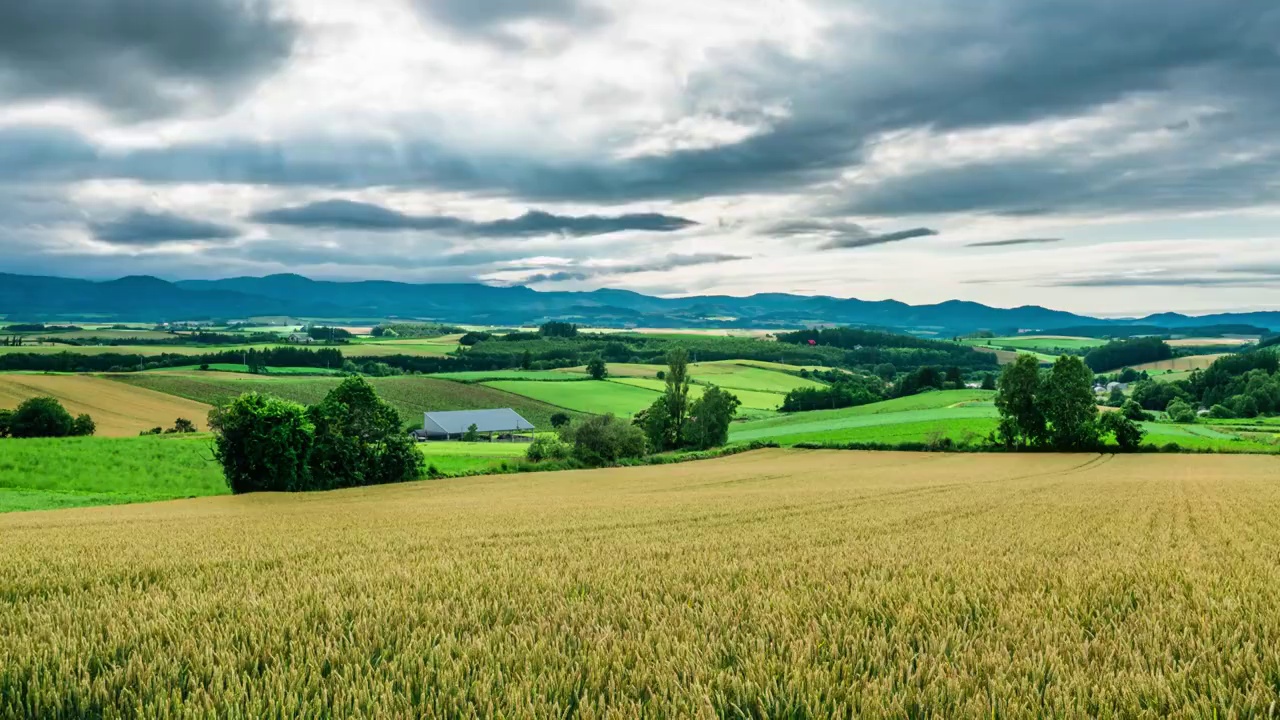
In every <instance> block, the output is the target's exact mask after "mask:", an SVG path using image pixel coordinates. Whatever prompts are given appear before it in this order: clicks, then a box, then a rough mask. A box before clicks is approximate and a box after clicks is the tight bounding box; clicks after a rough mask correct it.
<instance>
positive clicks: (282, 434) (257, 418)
mask: <svg viewBox="0 0 1280 720" xmlns="http://www.w3.org/2000/svg"><path fill="white" fill-rule="evenodd" d="M209 427H210V428H211V429H212V430H213V433H214V442H213V456H214V457H215V458H216V459H217V460H218V462H220V463H222V472H223V475H225V476H226V479H227V485H228V486H229V487H230V488H231V492H233V493H237V494H239V493H247V492H258V491H264V490H274V491H301V490H310V489H311V488H312V483H311V450H312V446H313V444H314V441H315V434H314V431H315V428H314V426H313V425H312V424H311V421H310V420H308V419H307V409H306V408H305V407H303V406H302V405H299V404H297V403H292V402H289V401H287V400H281V399H279V398H276V397H273V396H271V395H266V394H263V393H256V392H249V393H245V394H243V395H241V396H240V397H238V398H236V399H235V400H233V401H231V404H229V405H227V406H226V407H224V408H218V409H216V410H214V411H213V412H212V413H210V414H209Z"/></svg>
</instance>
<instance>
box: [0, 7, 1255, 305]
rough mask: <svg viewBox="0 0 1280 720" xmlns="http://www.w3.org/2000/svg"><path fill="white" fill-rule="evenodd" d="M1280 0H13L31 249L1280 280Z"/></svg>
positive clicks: (534, 270)
mask: <svg viewBox="0 0 1280 720" xmlns="http://www.w3.org/2000/svg"><path fill="white" fill-rule="evenodd" d="M1277 87H1280V5H1278V4H1276V3H1275V2H1274V1H1273V0H1221V1H1219V2H1200V1H1197V0H1127V1H1126V2H1123V3H1116V2H1112V1H1111V0H1044V1H1043V2H1036V3H1029V2H1025V1H1024V0H975V2H972V3H957V2H954V1H948V0H918V2H915V3H912V4H911V10H910V12H907V11H904V9H903V5H902V4H901V3H893V2H889V1H888V0H769V1H768V2H761V3H739V2H732V0H702V1H701V2H697V3H689V2H677V1H676V0H636V1H634V2H619V1H608V2H606V1H604V0H532V1H529V2H523V1H521V0H363V1H362V2H354V1H346V2H337V1H335V2H324V3H317V2H308V1H307V0H171V1H169V2H158V1H157V0H39V1H37V0H16V1H14V2H7V3H0V271H6V272H17V273H33V274H49V275H60V276H67V277H89V278H99V279H100V278H111V277H118V276H122V275H138V274H149V275H156V276H159V277H163V278H167V279H186V278H220V277H229V276H235V275H266V274H271V273H282V272H289V273H297V274H301V275H305V276H308V277H312V278H317V279H335V280H352V279H389V280H400V281H407V282H439V281H450V282H456V281H476V282H486V283H494V284H527V285H529V286H531V287H534V288H536V289H539V290H590V289H594V288H599V287H612V288H623V289H630V290H635V291H639V292H643V293H648V294H660V295H671V294H679V295H688V294H721V293H722V294H731V295H748V294H752V293H756V292H792V293H798V294H821V295H833V296H840V297H858V298H862V299H867V300H877V299H886V298H892V299H896V300H901V301H903V302H908V303H912V304H921V303H933V302H940V301H945V300H949V299H962V300H971V301H976V302H982V303H986V304H989V305H994V306H1002V307H1012V306H1019V305H1028V304H1037V305H1043V306H1047V307H1054V308H1059V309H1064V310H1071V311H1074V312H1080V313H1088V314H1094V315H1106V316H1127V315H1141V314H1146V313H1151V312H1162V311H1182V312H1191V313H1205V312H1218V311H1247V310H1256V309H1273V308H1280V247H1277V238H1278V236H1280V232H1278V231H1277V227H1280V226H1278V221H1280V94H1277V93H1276V92H1275V88H1277Z"/></svg>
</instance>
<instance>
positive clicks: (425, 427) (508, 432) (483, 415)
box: [413, 408, 533, 441]
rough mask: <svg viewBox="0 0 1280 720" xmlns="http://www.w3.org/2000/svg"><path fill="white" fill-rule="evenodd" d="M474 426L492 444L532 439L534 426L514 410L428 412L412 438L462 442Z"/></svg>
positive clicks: (424, 414)
mask: <svg viewBox="0 0 1280 720" xmlns="http://www.w3.org/2000/svg"><path fill="white" fill-rule="evenodd" d="M472 425H475V426H476V432H478V433H479V434H480V436H481V437H482V438H483V439H486V440H490V441H492V440H495V439H496V440H509V441H517V440H532V439H533V435H532V433H533V423H531V422H529V421H528V420H525V419H524V418H523V417H521V416H520V413H518V412H516V411H515V410H512V409H511V408H494V409H491V410H450V411H445V412H425V413H423V414H422V429H421V430H415V431H414V432H413V435H414V437H415V438H417V439H418V440H460V439H462V436H463V435H465V434H466V433H467V430H468V429H469V428H470V427H471V426H472ZM522 433H523V434H522Z"/></svg>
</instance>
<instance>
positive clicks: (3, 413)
mask: <svg viewBox="0 0 1280 720" xmlns="http://www.w3.org/2000/svg"><path fill="white" fill-rule="evenodd" d="M12 418H13V411H12V410H0V438H6V437H9V421H10V420H11V419H12Z"/></svg>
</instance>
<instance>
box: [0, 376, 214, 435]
mask: <svg viewBox="0 0 1280 720" xmlns="http://www.w3.org/2000/svg"><path fill="white" fill-rule="evenodd" d="M41 396H48V397H52V398H55V399H57V400H58V402H60V403H62V405H63V407H65V408H66V409H67V410H68V411H69V412H70V413H71V414H72V415H79V414H81V413H88V414H89V415H90V416H92V417H93V421H94V423H95V424H96V425H97V434H98V435H103V436H108V437H111V436H129V435H137V434H138V433H139V432H142V431H143V430H148V429H150V428H153V427H156V426H157V425H159V426H162V427H166V428H167V427H170V426H172V425H173V421H174V420H176V419H178V418H180V417H181V418H186V419H188V420H190V421H191V422H193V423H195V425H196V427H198V428H201V429H203V428H205V426H206V417H207V416H208V415H209V411H210V410H212V409H213V408H212V407H210V406H209V405H208V404H206V403H204V402H202V401H199V400H195V399H184V398H181V397H174V396H173V395H168V394H165V393H162V392H156V391H154V390H150V389H147V388H144V387H137V386H132V387H131V386H129V385H124V384H121V383H116V382H111V381H110V380H106V379H104V378H101V377H96V376H92V375H51V374H50V375H46V374H36V373H0V408H4V409H12V408H15V407H17V406H18V404H19V403H21V402H22V401H23V400H26V399H28V398H33V397H41Z"/></svg>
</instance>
